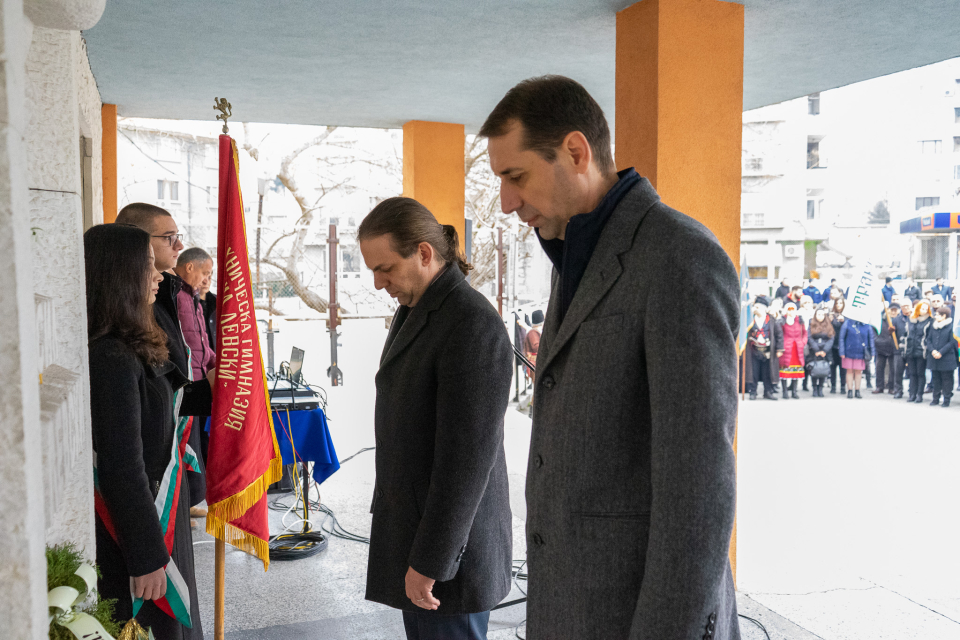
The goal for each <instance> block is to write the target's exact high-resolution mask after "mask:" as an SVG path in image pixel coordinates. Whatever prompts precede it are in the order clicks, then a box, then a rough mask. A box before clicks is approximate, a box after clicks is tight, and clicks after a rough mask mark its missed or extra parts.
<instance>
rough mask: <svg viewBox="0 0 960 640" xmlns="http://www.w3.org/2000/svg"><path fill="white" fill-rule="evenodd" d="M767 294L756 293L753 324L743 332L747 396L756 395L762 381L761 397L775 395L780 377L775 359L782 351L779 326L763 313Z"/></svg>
mask: <svg viewBox="0 0 960 640" xmlns="http://www.w3.org/2000/svg"><path fill="white" fill-rule="evenodd" d="M769 306H770V298H768V297H766V296H757V299H756V300H755V301H754V303H753V325H752V326H751V327H750V331H749V332H748V333H747V357H746V371H744V377H745V379H746V380H747V383H748V384H749V385H750V386H749V391H750V399H751V400H756V399H757V391H758V387H759V386H760V382H761V381H763V399H764V400H776V399H777V393H776V389H777V385H778V382H779V380H780V364H779V360H777V357H776V356H777V355H778V353H779V352H782V351H783V327H781V326H780V324H779V323H777V322H776V321H775V320H774V319H773V318H771V317H770V316H768V315H767V308H768V307H769Z"/></svg>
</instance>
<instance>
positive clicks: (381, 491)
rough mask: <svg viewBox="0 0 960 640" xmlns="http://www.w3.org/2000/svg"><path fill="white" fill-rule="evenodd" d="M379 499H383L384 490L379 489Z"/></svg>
mask: <svg viewBox="0 0 960 640" xmlns="http://www.w3.org/2000/svg"><path fill="white" fill-rule="evenodd" d="M377 497H378V498H382V497H383V489H377Z"/></svg>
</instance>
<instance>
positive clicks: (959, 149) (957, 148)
mask: <svg viewBox="0 0 960 640" xmlns="http://www.w3.org/2000/svg"><path fill="white" fill-rule="evenodd" d="M953 152H954V153H960V136H953Z"/></svg>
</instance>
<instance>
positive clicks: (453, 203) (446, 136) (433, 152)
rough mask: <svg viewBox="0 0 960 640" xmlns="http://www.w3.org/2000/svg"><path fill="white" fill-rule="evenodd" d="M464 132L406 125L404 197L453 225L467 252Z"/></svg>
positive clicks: (416, 123) (457, 128) (429, 125)
mask: <svg viewBox="0 0 960 640" xmlns="http://www.w3.org/2000/svg"><path fill="white" fill-rule="evenodd" d="M464 142H465V137H464V130H463V125H462V124H449V123H446V122H424V121H422V120H411V121H410V122H408V123H406V124H405V125H403V195H405V196H406V197H408V198H414V199H416V200H417V201H418V202H420V204H422V205H423V206H425V207H426V208H427V209H430V211H431V212H432V213H433V215H435V216H436V217H437V220H439V221H440V223H441V224H452V225H453V226H454V227H456V228H457V233H458V234H459V235H460V250H461V251H462V250H463V248H464V237H463V232H464V231H463V230H464V224H463V209H464V190H465V189H466V175H465V173H464V165H463V154H464Z"/></svg>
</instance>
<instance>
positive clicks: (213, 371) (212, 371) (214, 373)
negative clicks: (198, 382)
mask: <svg viewBox="0 0 960 640" xmlns="http://www.w3.org/2000/svg"><path fill="white" fill-rule="evenodd" d="M216 377H217V371H216V369H210V371H207V382H209V383H210V386H211V387H212V386H213V380H214V378H216Z"/></svg>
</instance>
